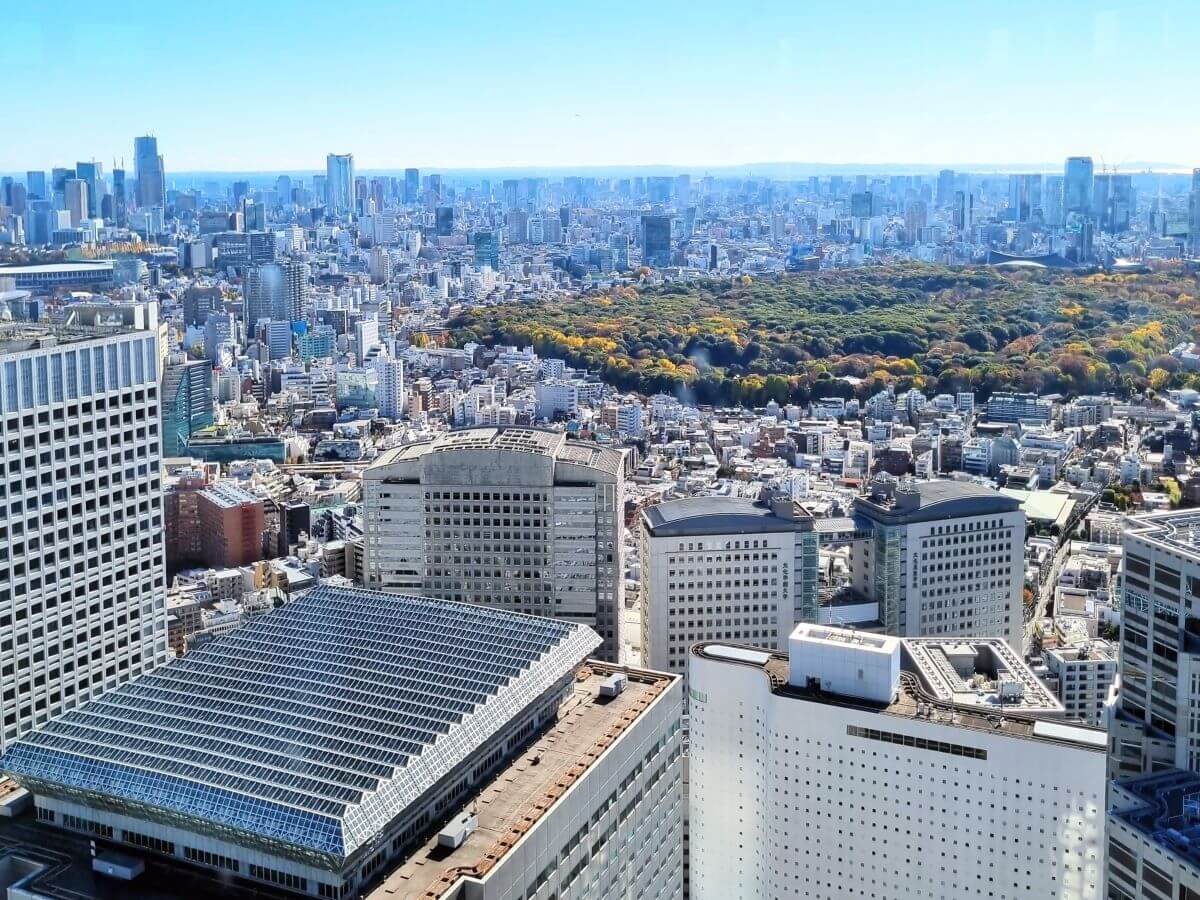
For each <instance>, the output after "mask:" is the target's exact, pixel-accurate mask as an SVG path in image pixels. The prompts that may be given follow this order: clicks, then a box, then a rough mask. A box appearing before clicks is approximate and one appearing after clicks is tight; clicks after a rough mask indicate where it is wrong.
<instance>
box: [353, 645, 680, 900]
mask: <svg viewBox="0 0 1200 900" xmlns="http://www.w3.org/2000/svg"><path fill="white" fill-rule="evenodd" d="M615 671H623V672H626V673H627V675H628V678H629V680H628V683H627V685H626V687H625V690H623V691H622V692H621V693H620V694H618V695H617V696H616V697H613V698H611V699H608V698H603V697H600V696H598V692H599V687H600V684H601V682H603V681H604V680H605V679H606V678H607V677H608V676H609V674H611V673H612V672H615ZM677 678H678V676H672V675H665V674H662V673H658V672H643V671H639V670H631V669H617V668H615V667H613V666H609V665H606V664H603V663H596V662H590V661H589V662H588V664H587V665H586V666H585V667H584V668H582V669H580V670H579V671H578V672H577V673H576V679H575V686H574V689H573V690H572V691H571V693H570V694H569V695H568V696H567V698H566V699H565V700H564V702H563V705H562V707H561V708H560V710H559V717H558V721H557V722H556V723H555V724H554V725H553V726H552V727H551V728H550V729H549V730H547V731H546V732H544V733H543V734H542V735H541V736H540V737H539V738H538V739H537V740H536V741H535V742H534V743H533V744H532V745H531V746H530V747H529V748H528V749H527V750H526V751H525V752H524V753H522V754H520V755H519V756H517V757H516V758H514V759H513V760H512V761H511V762H510V763H508V764H507V765H506V766H504V768H502V769H501V770H500V771H498V772H497V773H496V775H495V777H493V778H492V780H491V781H490V782H489V783H488V784H486V785H484V786H483V788H482V789H481V790H480V791H479V793H478V794H477V795H476V797H475V799H474V801H472V802H470V803H468V804H466V807H465V808H466V809H468V810H470V811H473V812H474V813H475V814H476V815H477V816H478V817H479V827H478V829H477V830H476V831H475V832H474V833H473V834H472V835H471V836H470V837H468V838H467V840H466V841H465V842H464V843H463V845H462V846H461V847H458V848H457V849H455V850H453V851H451V852H449V853H447V852H446V850H445V849H441V848H438V846H437V836H436V835H434V836H433V837H432V838H431V839H429V840H427V841H426V842H425V843H424V844H422V845H421V846H420V847H419V848H417V849H416V850H415V851H413V852H412V853H411V854H409V855H408V857H407V858H406V859H405V860H404V862H403V863H402V864H401V865H400V866H399V867H397V868H396V869H395V870H394V871H392V872H391V873H390V874H388V875H387V876H385V877H384V879H383V881H382V882H381V883H380V884H379V885H378V886H377V887H376V888H375V890H373V891H371V892H369V893H368V894H367V895H366V896H367V897H368V898H369V900H417V898H435V897H441V896H443V895H445V894H447V893H448V892H449V891H451V890H452V889H453V887H454V886H455V885H456V884H457V883H458V882H459V881H460V880H462V879H472V880H474V879H479V878H482V877H484V876H485V875H486V873H487V871H488V870H489V869H490V868H492V867H493V866H495V865H496V863H497V862H498V860H499V858H500V857H502V856H503V855H504V854H505V853H507V852H508V851H509V850H511V849H512V848H513V847H514V846H515V845H516V843H517V842H518V841H520V840H521V839H522V837H523V836H524V835H525V834H526V833H527V832H528V831H529V830H530V829H531V828H533V827H534V825H536V824H537V821H538V819H539V818H540V817H541V816H543V815H544V814H545V813H546V812H548V811H549V810H550V808H551V807H552V806H553V805H554V804H555V803H556V802H557V801H558V800H559V798H561V797H562V796H563V795H564V794H566V793H567V792H568V791H569V790H571V788H572V786H573V785H574V784H575V783H576V782H577V781H578V780H579V779H580V778H582V777H583V775H584V774H585V772H586V771H587V768H588V767H589V766H590V765H591V764H592V763H594V762H595V761H596V760H597V759H598V758H599V757H600V756H601V755H602V754H603V753H604V751H605V749H606V748H607V747H608V746H610V745H611V744H612V743H613V742H614V741H615V740H616V739H617V738H618V737H619V736H620V733H621V732H622V731H624V730H625V729H626V728H628V727H629V726H630V725H631V724H633V722H634V721H636V720H637V718H638V716H640V715H641V714H642V713H643V712H644V711H645V710H646V709H648V708H649V706H650V704H652V703H653V702H654V701H655V700H656V699H657V698H658V697H659V696H660V695H661V694H662V693H663V692H664V691H665V690H666V689H667V688H668V687H670V685H671V682H672V681H674V680H677Z"/></svg>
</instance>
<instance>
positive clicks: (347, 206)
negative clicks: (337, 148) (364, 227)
mask: <svg viewBox="0 0 1200 900" xmlns="http://www.w3.org/2000/svg"><path fill="white" fill-rule="evenodd" d="M325 194H326V202H325V206H326V209H327V210H328V212H329V213H330V214H331V215H334V216H344V215H350V214H351V213H352V212H353V211H354V154H352V153H330V154H329V155H328V156H326V157H325Z"/></svg>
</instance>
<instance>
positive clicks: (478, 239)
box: [472, 230, 500, 272]
mask: <svg viewBox="0 0 1200 900" xmlns="http://www.w3.org/2000/svg"><path fill="white" fill-rule="evenodd" d="M472 241H473V243H474V245H475V265H477V266H480V267H482V266H490V267H491V269H492V271H493V272H499V271H500V232H499V231H495V230H488V231H476V232H475V234H474V236H473V238H472Z"/></svg>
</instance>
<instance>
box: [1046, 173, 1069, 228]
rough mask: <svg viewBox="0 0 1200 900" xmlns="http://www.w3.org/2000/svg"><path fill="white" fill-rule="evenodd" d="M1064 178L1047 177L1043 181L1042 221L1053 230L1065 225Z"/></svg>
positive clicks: (1057, 176) (1056, 176) (1058, 176)
mask: <svg viewBox="0 0 1200 900" xmlns="http://www.w3.org/2000/svg"><path fill="white" fill-rule="evenodd" d="M1063 183H1064V180H1063V176H1061V175H1047V176H1046V177H1045V178H1044V179H1043V180H1042V219H1043V220H1044V221H1045V223H1046V224H1047V225H1049V226H1051V227H1052V228H1058V227H1060V226H1061V225H1062V224H1063Z"/></svg>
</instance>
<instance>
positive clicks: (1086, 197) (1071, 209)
mask: <svg viewBox="0 0 1200 900" xmlns="http://www.w3.org/2000/svg"><path fill="white" fill-rule="evenodd" d="M1071 213H1076V214H1078V215H1081V216H1090V215H1091V214H1092V158H1091V157H1090V156H1068V157H1067V163H1066V167H1065V169H1064V171H1063V214H1064V215H1070V214H1071Z"/></svg>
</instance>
